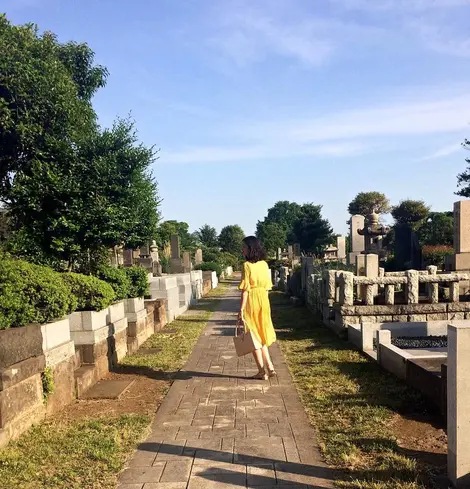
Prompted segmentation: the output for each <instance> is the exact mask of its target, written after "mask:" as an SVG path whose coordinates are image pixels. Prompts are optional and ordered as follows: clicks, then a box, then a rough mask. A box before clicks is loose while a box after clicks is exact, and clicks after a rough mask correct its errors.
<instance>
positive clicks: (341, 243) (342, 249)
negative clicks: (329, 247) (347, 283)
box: [336, 236, 346, 263]
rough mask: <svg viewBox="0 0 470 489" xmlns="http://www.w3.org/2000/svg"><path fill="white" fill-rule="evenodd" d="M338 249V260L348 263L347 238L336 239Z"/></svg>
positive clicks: (339, 237)
mask: <svg viewBox="0 0 470 489" xmlns="http://www.w3.org/2000/svg"><path fill="white" fill-rule="evenodd" d="M336 248H337V249H338V251H337V258H338V260H339V261H340V262H342V263H344V262H345V261H346V237H345V236H338V237H337V238H336Z"/></svg>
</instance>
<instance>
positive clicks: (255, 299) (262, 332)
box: [239, 261, 276, 346]
mask: <svg viewBox="0 0 470 489" xmlns="http://www.w3.org/2000/svg"><path fill="white" fill-rule="evenodd" d="M272 288H273V284H272V281H271V271H270V270H269V267H268V264H267V263H266V262H265V261H259V262H256V263H250V262H245V264H244V266H243V277H242V281H241V283H240V287H239V289H240V290H243V291H246V292H248V300H247V302H246V308H245V311H244V317H245V326H246V327H247V328H248V329H249V330H250V331H251V332H252V333H254V334H255V335H256V337H257V339H258V340H259V341H260V343H261V344H262V345H266V346H270V345H271V344H272V343H274V342H275V341H276V333H275V331H274V327H273V322H272V319H271V305H270V303H269V297H268V291H269V290H271V289H272Z"/></svg>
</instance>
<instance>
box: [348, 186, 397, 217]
mask: <svg viewBox="0 0 470 489" xmlns="http://www.w3.org/2000/svg"><path fill="white" fill-rule="evenodd" d="M374 211H375V212H377V213H378V214H386V213H387V212H389V211H390V201H389V200H388V198H387V197H386V196H385V194H382V193H380V192H359V193H358V194H357V195H356V197H355V198H354V199H353V200H352V201H351V202H350V203H349V205H348V212H349V214H351V216H354V215H360V216H368V215H369V214H372V212H374Z"/></svg>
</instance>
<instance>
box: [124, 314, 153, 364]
mask: <svg viewBox="0 0 470 489" xmlns="http://www.w3.org/2000/svg"><path fill="white" fill-rule="evenodd" d="M142 313H143V315H141V317H140V318H139V319H138V320H137V321H131V322H129V323H128V327H127V351H128V354H129V355H132V354H133V353H135V352H136V351H137V350H138V349H139V348H140V347H141V346H142V345H143V344H144V343H145V342H146V341H147V340H148V338H150V336H152V334H153V333H154V326H153V321H151V322H149V324H147V311H145V310H144V311H142Z"/></svg>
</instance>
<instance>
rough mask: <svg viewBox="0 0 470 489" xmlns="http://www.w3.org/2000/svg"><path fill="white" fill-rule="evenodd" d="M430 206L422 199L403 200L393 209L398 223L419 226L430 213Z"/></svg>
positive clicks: (393, 214)
mask: <svg viewBox="0 0 470 489" xmlns="http://www.w3.org/2000/svg"><path fill="white" fill-rule="evenodd" d="M429 211H430V207H429V206H427V205H426V204H425V203H424V202H423V201H422V200H403V201H402V202H400V204H399V205H397V206H395V207H394V208H393V209H392V216H393V218H394V219H395V221H396V222H397V224H408V225H410V226H411V227H413V228H415V229H416V227H417V223H420V222H421V221H423V220H424V219H426V218H427V217H428V215H429Z"/></svg>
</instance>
